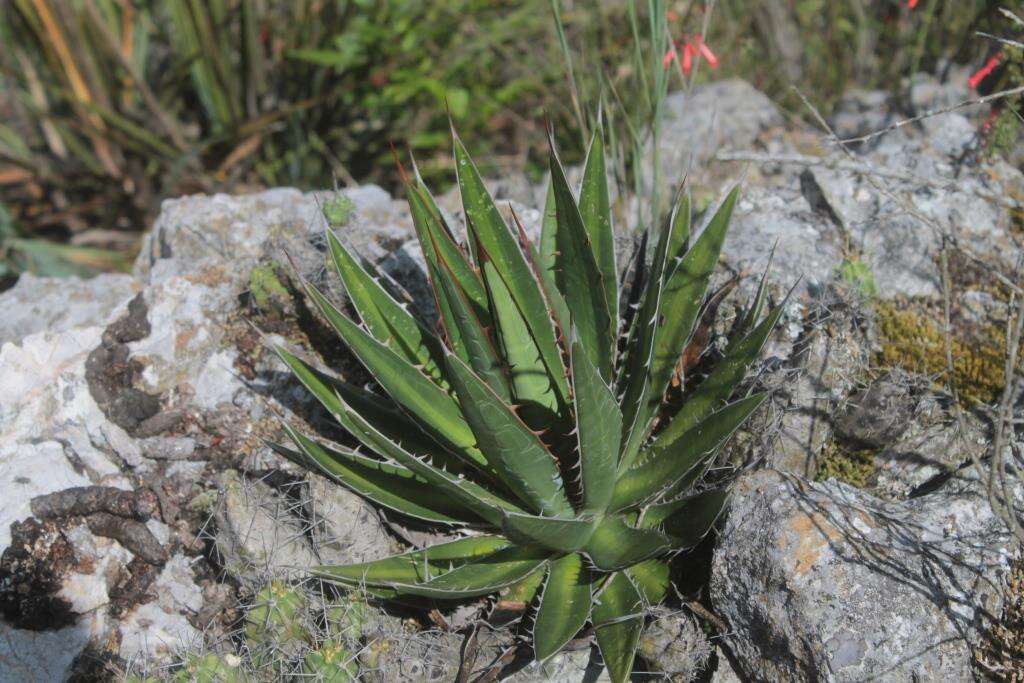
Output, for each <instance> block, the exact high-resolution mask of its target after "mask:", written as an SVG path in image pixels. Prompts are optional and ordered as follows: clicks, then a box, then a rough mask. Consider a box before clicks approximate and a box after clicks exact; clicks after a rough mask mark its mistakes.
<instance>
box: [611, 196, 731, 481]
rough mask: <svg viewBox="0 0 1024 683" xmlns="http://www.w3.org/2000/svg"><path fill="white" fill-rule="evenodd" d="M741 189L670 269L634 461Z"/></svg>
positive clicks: (631, 454) (631, 453)
mask: <svg viewBox="0 0 1024 683" xmlns="http://www.w3.org/2000/svg"><path fill="white" fill-rule="evenodd" d="M738 193H739V190H738V188H734V189H733V190H732V191H731V192H730V193H729V195H728V196H727V197H726V199H725V201H724V202H723V203H722V206H721V207H719V209H718V211H717V212H716V213H715V215H714V217H713V218H712V219H711V221H710V222H709V223H708V226H707V228H705V230H704V232H703V233H701V235H700V237H699V238H697V242H696V243H695V244H694V245H693V247H692V248H691V249H690V250H689V251H688V252H687V253H686V255H685V256H684V257H683V259H682V261H681V262H680V263H679V264H678V265H677V266H676V267H675V268H674V269H672V270H671V271H670V274H669V275H668V277H667V279H666V281H665V287H664V291H663V293H662V296H661V298H660V301H659V303H658V314H657V320H658V321H659V325H658V327H657V330H656V333H655V338H654V349H653V353H652V356H651V363H650V371H649V372H650V385H649V386H650V389H649V391H647V392H645V396H644V402H643V404H642V405H639V406H638V407H637V419H636V421H635V423H634V425H633V430H634V431H633V432H631V434H630V446H629V448H628V449H627V450H626V453H625V454H624V457H625V458H626V462H627V464H628V463H631V462H632V461H633V459H634V458H635V454H636V452H637V450H638V449H639V446H640V445H641V443H642V441H643V439H644V438H646V436H647V434H648V432H649V431H650V427H651V422H652V420H653V419H654V416H655V415H656V414H657V411H658V407H659V406H660V405H661V401H662V397H663V396H664V394H665V390H666V389H667V388H668V383H669V380H671V378H672V373H673V372H674V370H675V367H676V364H677V363H678V361H679V356H680V354H682V352H683V349H684V348H685V346H686V343H687V340H688V339H689V338H690V335H691V334H692V333H693V328H694V325H695V323H696V322H697V316H698V314H699V313H700V309H701V304H702V303H703V301H704V295H705V293H706V291H707V286H708V280H709V279H710V277H711V273H712V272H713V271H714V268H715V265H716V264H717V263H718V256H719V254H720V253H721V250H722V244H723V242H724V241H725V231H726V228H728V226H729V219H730V217H731V216H732V209H733V206H734V205H735V203H736V197H737V195H738Z"/></svg>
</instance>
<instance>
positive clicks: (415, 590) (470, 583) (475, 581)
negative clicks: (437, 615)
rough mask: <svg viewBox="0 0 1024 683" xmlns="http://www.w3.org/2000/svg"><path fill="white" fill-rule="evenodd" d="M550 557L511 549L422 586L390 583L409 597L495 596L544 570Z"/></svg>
mask: <svg viewBox="0 0 1024 683" xmlns="http://www.w3.org/2000/svg"><path fill="white" fill-rule="evenodd" d="M549 555H550V553H549V552H548V551H545V550H541V549H539V548H529V547H522V546H510V547H508V548H503V549H501V550H498V551H497V552H495V553H492V554H490V555H485V556H484V557H481V558H478V559H475V560H472V561H470V562H466V563H465V564H462V565H460V566H458V567H456V568H455V569H453V570H451V571H450V572H446V573H444V574H441V575H440V576H437V577H436V578H433V579H430V580H429V581H426V582H423V583H419V582H418V583H402V582H397V581H396V582H388V584H387V586H388V587H389V588H393V589H395V590H397V591H398V592H399V593H403V594H406V595H420V596H423V597H427V598H438V599H442V600H459V599H462V598H473V597H476V596H478V595H487V594H488V593H495V592H497V591H499V590H501V589H502V588H506V587H508V586H512V585H514V584H516V583H518V582H520V581H522V580H523V579H525V578H526V577H527V576H529V575H530V574H532V573H533V572H535V571H538V570H539V569H541V568H543V567H544V565H545V564H546V563H547V560H548V557H549Z"/></svg>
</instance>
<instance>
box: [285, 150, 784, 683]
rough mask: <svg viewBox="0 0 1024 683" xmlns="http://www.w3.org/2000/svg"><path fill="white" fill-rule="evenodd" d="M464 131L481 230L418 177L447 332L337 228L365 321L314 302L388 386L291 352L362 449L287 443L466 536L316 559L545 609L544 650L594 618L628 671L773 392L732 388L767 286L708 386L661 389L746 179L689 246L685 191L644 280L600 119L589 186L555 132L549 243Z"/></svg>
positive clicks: (346, 569) (471, 208)
mask: <svg viewBox="0 0 1024 683" xmlns="http://www.w3.org/2000/svg"><path fill="white" fill-rule="evenodd" d="M454 145H455V161H456V170H457V176H458V184H459V188H460V190H461V194H462V202H463V207H464V209H465V216H466V227H467V229H466V232H467V235H466V238H467V239H466V244H463V243H460V241H459V240H458V239H457V238H456V236H455V234H454V233H453V231H452V230H451V229H450V228H449V226H448V225H447V224H446V222H445V220H444V218H443V217H442V214H441V212H440V211H439V210H438V208H437V205H436V204H435V203H434V200H433V199H432V198H431V195H430V193H429V191H428V190H427V188H426V187H425V185H424V184H423V182H422V180H421V179H419V177H418V176H417V177H415V178H413V179H409V181H408V183H407V190H408V196H409V205H410V208H411V213H412V216H413V220H414V224H415V228H416V232H417V235H418V238H419V241H420V245H421V246H422V249H423V254H424V256H425V260H426V264H427V268H428V271H429V272H428V275H429V279H430V283H431V285H432V288H433V293H434V296H435V298H436V304H437V312H438V317H439V321H438V323H437V325H436V328H435V327H432V326H431V325H430V324H429V323H426V322H424V320H422V319H420V318H419V317H417V316H416V315H413V314H411V313H410V312H409V311H408V310H407V307H406V306H404V305H403V304H401V303H399V301H398V300H396V299H395V298H394V297H392V296H391V294H390V293H389V288H388V286H387V284H385V281H384V280H382V279H381V278H380V276H379V274H378V273H377V272H375V269H374V267H373V266H372V265H370V264H368V263H366V262H364V261H363V260H362V259H360V258H359V257H357V256H356V255H355V254H354V253H353V252H352V251H350V250H349V249H348V248H346V247H345V245H344V244H343V243H342V241H341V240H340V239H339V238H338V237H337V236H336V235H335V234H333V233H331V232H329V234H328V242H329V246H330V254H331V257H332V260H333V262H334V265H335V266H336V267H337V271H338V273H339V274H340V276H341V278H342V280H343V282H344V285H345V287H346V289H347V292H348V297H349V300H350V302H351V305H352V307H353V308H354V310H355V311H356V312H357V313H358V316H359V319H360V322H356V321H354V320H352V319H350V318H349V317H347V316H346V315H345V314H343V313H342V311H341V310H339V308H338V307H337V306H335V305H334V304H333V303H331V302H330V301H329V300H328V299H327V298H326V297H325V296H324V295H323V294H321V293H320V292H319V291H318V290H317V289H316V288H314V287H312V286H310V287H309V289H308V291H309V295H310V297H311V298H312V299H313V301H315V303H316V305H317V306H318V307H319V310H320V311H321V312H322V313H323V315H324V317H325V318H326V320H327V321H329V323H330V324H331V325H332V326H333V327H334V329H335V330H336V331H337V333H338V335H339V336H340V337H341V339H342V341H343V342H344V343H345V344H346V345H347V346H348V348H349V349H350V350H351V351H352V353H353V354H354V355H355V356H356V357H357V358H358V359H359V360H360V361H361V362H362V364H363V365H365V366H366V368H367V369H368V370H369V372H370V373H371V374H372V376H373V378H374V380H375V383H376V384H377V385H379V387H377V388H374V389H373V390H371V389H368V388H363V387H359V386H354V385H352V384H350V383H347V382H345V381H342V380H339V379H337V378H335V377H333V376H330V375H328V374H326V373H324V372H321V371H319V370H317V369H316V368H314V367H312V366H310V365H308V364H307V363H305V362H304V361H302V360H301V359H299V358H298V357H296V356H295V355H293V354H291V353H289V352H288V351H286V350H284V349H281V350H280V353H281V355H282V357H283V358H284V360H285V361H286V362H287V363H288V364H289V366H290V367H291V368H292V370H293V371H294V373H295V374H296V375H297V376H298V378H299V379H300V380H301V381H302V382H303V383H304V384H305V385H306V387H308V388H309V390H310V391H311V392H313V393H314V394H315V395H316V397H317V398H318V399H319V400H320V401H321V402H322V403H323V405H324V406H325V407H326V408H327V410H329V411H330V413H331V414H332V415H333V416H334V417H335V418H336V419H337V420H338V422H339V423H340V424H341V425H342V426H343V427H344V429H345V430H347V431H348V432H349V433H350V434H351V435H352V436H353V437H354V438H355V439H356V440H358V442H359V443H360V444H361V445H362V447H363V448H361V449H358V450H352V449H349V448H345V447H340V446H338V445H328V444H325V443H322V442H320V441H318V440H315V439H313V438H309V437H307V436H305V435H302V434H300V433H298V432H296V431H295V430H293V429H291V428H290V427H286V430H287V432H288V435H289V437H290V438H291V439H292V440H293V441H294V442H295V444H296V447H297V448H298V450H297V451H296V450H292V449H289V448H285V447H282V446H275V448H276V449H277V450H278V451H279V452H280V453H282V454H283V455H285V456H287V457H290V458H292V459H294V460H295V461H297V462H300V463H302V464H304V465H306V466H308V467H310V468H314V469H316V470H317V471H319V472H322V473H324V474H326V475H327V476H329V477H331V478H332V479H334V480H335V481H337V482H338V483H339V484H341V485H343V486H346V487H348V488H349V489H351V490H352V491H355V492H356V493H358V494H359V495H361V496H363V497H365V498H366V499H368V500H370V501H372V502H374V503H376V504H378V505H381V506H383V507H385V508H389V509H391V510H393V511H395V512H398V513H400V514H401V515H404V516H406V517H410V518H415V519H418V520H423V521H425V522H430V523H436V524H443V525H451V526H455V527H460V528H463V529H465V536H464V537H463V538H460V539H459V540H455V541H452V542H447V543H440V544H438V545H434V546H432V547H428V548H426V549H424V550H417V551H414V552H408V553H405V554H402V555H397V556H394V557H389V558H386V559H382V560H379V561H375V562H368V563H363V564H355V565H348V566H321V567H317V568H315V570H314V572H315V574H316V575H317V576H319V577H322V578H324V579H327V580H330V581H333V582H337V583H339V584H342V585H344V586H350V587H356V586H358V587H362V588H365V589H366V590H367V591H369V592H370V593H371V594H374V595H376V596H378V597H382V598H395V597H401V596H421V597H425V598H431V599H435V600H464V599H468V598H474V597H477V596H484V595H488V594H493V593H502V594H504V595H505V596H506V598H507V599H514V600H520V601H523V602H526V603H532V604H533V605H535V608H534V612H533V614H532V618H531V619H527V620H524V621H523V623H524V624H526V623H529V624H532V645H533V652H534V655H535V658H536V659H537V660H538V661H543V660H546V659H547V658H549V657H551V656H552V655H554V654H555V653H557V652H558V651H559V650H560V649H562V647H563V646H565V645H566V643H567V642H568V641H569V640H570V639H572V638H573V637H574V636H576V635H577V634H578V633H580V632H581V630H583V629H584V628H585V627H586V625H587V624H588V623H589V624H591V625H592V627H593V632H594V634H595V635H596V640H597V644H598V646H599V648H600V651H601V653H602V656H603V659H604V662H605V664H606V666H607V667H608V669H609V672H610V674H611V676H612V678H613V680H615V681H623V680H625V679H626V678H628V676H629V674H630V671H631V669H632V665H633V659H634V656H635V652H636V649H637V643H638V641H639V637H640V634H641V631H642V628H643V625H644V612H645V608H646V607H647V606H648V605H650V604H653V603H657V602H659V601H661V600H662V599H663V597H664V596H665V593H666V590H667V587H668V580H669V578H668V577H669V566H668V563H667V559H666V558H668V557H670V556H672V555H673V554H674V553H678V552H680V551H682V550H685V549H688V548H692V547H693V546H694V545H696V544H697V543H698V542H699V541H700V540H701V538H702V537H703V536H705V534H707V532H708V531H709V529H710V528H711V527H712V525H713V524H714V522H715V520H716V518H717V517H718V516H719V514H720V512H721V510H722V508H723V505H724V503H725V501H726V490H725V488H724V487H722V486H714V485H709V484H708V483H707V477H706V476H705V475H706V472H707V469H708V466H709V464H710V463H712V462H713V461H714V460H715V456H716V454H717V453H718V452H719V451H720V449H721V448H722V446H723V443H724V442H725V441H726V439H727V438H728V437H729V436H730V435H731V434H732V433H733V432H734V431H735V430H736V428H737V427H738V426H739V425H740V424H741V423H743V421H744V420H745V419H746V418H747V417H748V416H749V415H750V414H751V412H752V411H754V410H755V409H756V408H757V407H758V406H759V405H760V404H761V402H762V400H763V398H764V396H763V395H762V394H752V395H746V396H742V397H740V398H736V397H735V395H736V394H737V392H738V387H739V386H741V383H742V380H743V379H744V376H745V374H746V372H747V368H748V366H749V365H750V363H751V362H752V361H753V360H754V359H755V357H756V356H757V355H758V354H759V351H760V349H761V347H762V346H763V344H764V342H765V339H766V338H767V336H768V334H769V332H770V331H771V329H772V328H773V326H774V325H775V324H776V321H777V320H778V317H779V313H780V311H781V309H782V306H781V305H780V306H778V307H776V308H775V309H774V310H772V311H770V312H769V313H768V314H767V315H765V316H764V317H762V312H763V308H764V301H765V285H764V281H763V280H762V283H761V286H760V288H759V290H758V293H757V296H756V297H755V299H754V301H753V302H752V305H751V306H749V307H748V308H747V309H746V311H745V313H744V315H742V316H740V318H739V319H738V321H737V323H736V325H735V328H734V332H733V333H732V336H731V339H730V342H729V344H728V345H727V347H726V348H725V350H724V352H723V353H722V354H721V357H720V360H719V362H718V363H717V364H716V365H715V366H714V367H713V369H711V370H710V371H709V372H708V373H706V374H703V375H702V376H703V377H704V379H703V380H701V381H699V382H693V381H688V380H687V381H686V382H685V383H686V385H687V387H686V389H687V391H686V399H685V400H684V401H673V402H672V403H670V404H669V403H666V402H665V401H664V397H665V395H666V391H667V388H668V387H669V385H670V383H674V382H673V380H674V378H675V380H676V383H677V382H678V371H677V366H678V365H679V363H678V361H679V359H680V354H681V352H682V351H683V349H684V348H685V347H686V346H687V344H688V341H689V340H690V338H691V335H692V334H693V332H694V329H695V327H696V326H697V324H698V322H699V319H700V316H701V311H702V306H703V304H704V302H705V297H706V292H707V289H708V281H709V278H710V276H711V274H712V271H713V269H714V267H715V265H716V262H717V260H718V257H719V253H720V250H721V247H722V242H723V240H724V237H725V232H726V227H727V225H728V223H729V218H730V215H731V213H732V209H733V205H734V203H735V200H736V193H737V192H736V190H735V189H734V190H733V191H732V192H731V193H730V194H729V195H728V197H727V198H726V199H725V201H724V202H723V203H722V204H721V206H720V207H719V208H718V210H717V212H716V213H714V215H713V217H712V218H711V219H710V221H708V222H707V224H706V227H705V228H704V230H703V231H702V232H701V233H700V235H699V236H698V237H696V239H694V240H692V242H693V243H692V245H691V244H690V242H691V234H690V232H691V230H690V227H691V211H690V205H689V201H688V199H687V197H686V195H685V193H680V195H679V198H678V199H677V201H676V205H675V208H674V210H673V212H672V215H671V218H670V220H668V221H667V222H666V225H665V227H664V228H663V229H662V230H661V231H660V234H659V235H658V237H657V239H656V240H652V241H655V242H656V245H655V247H654V251H653V254H652V255H649V256H648V255H645V254H643V253H641V254H640V255H639V256H638V257H636V258H635V259H634V265H633V267H632V268H624V269H623V270H624V271H629V278H628V284H627V283H626V282H624V281H625V280H627V277H626V274H625V273H624V274H622V276H621V277H620V273H619V268H618V266H617V264H616V256H615V250H614V243H613V229H612V222H611V212H610V209H609V193H608V188H607V180H606V172H605V161H604V151H603V146H602V140H601V136H600V134H597V135H595V136H594V138H593V140H592V142H591V144H590V149H589V152H588V156H587V161H586V164H585V169H584V174H583V180H582V186H581V189H580V191H579V199H578V200H577V199H576V198H575V197H574V194H573V192H572V190H571V189H570V186H569V183H568V182H567V180H566V176H565V173H564V171H563V168H562V166H561V165H560V163H559V161H558V159H557V157H556V154H555V152H554V149H553V147H552V152H551V185H550V188H549V191H548V202H547V207H546V210H545V213H544V217H543V224H542V233H541V236H540V242H539V244H536V245H535V244H532V243H531V242H530V241H529V239H528V238H527V237H526V234H525V231H524V230H523V228H522V226H521V225H520V224H519V223H518V220H513V221H511V222H506V220H505V219H504V218H503V216H502V214H501V213H500V212H499V210H498V208H497V207H496V205H495V203H494V201H493V200H492V198H491V196H490V195H489V194H488V192H487V190H486V189H485V187H484V183H483V182H482V180H481V177H480V174H479V173H478V171H477V169H476V167H475V166H474V164H473V162H472V160H471V159H470V157H469V155H468V154H467V152H466V149H465V147H464V146H463V144H462V142H461V141H460V140H459V139H458V137H457V136H455V139H454ZM513 218H514V216H513ZM643 242H644V244H646V242H647V241H646V240H644V241H643ZM641 251H643V250H641ZM620 313H621V314H622V315H620ZM434 329H436V330H437V333H436V334H435V333H434V331H433V330H434ZM684 379H685V378H684ZM693 384H696V386H690V385H693ZM378 389H379V390H378ZM676 393H678V392H676ZM730 401H731V402H730Z"/></svg>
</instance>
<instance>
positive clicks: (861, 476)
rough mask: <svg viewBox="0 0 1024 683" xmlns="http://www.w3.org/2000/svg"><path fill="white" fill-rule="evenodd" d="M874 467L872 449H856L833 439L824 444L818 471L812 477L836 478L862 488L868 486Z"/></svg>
mask: <svg viewBox="0 0 1024 683" xmlns="http://www.w3.org/2000/svg"><path fill="white" fill-rule="evenodd" d="M876 469H877V468H876V467H875V452H874V451H873V450H871V449H867V450H856V449H853V448H849V447H847V446H844V445H842V444H840V443H837V442H835V441H833V442H831V443H829V444H828V445H827V446H825V449H824V451H823V452H822V454H821V457H820V458H819V459H818V473H817V474H816V475H815V477H814V479H815V481H826V480H828V479H838V480H839V481H841V482H844V483H847V484H849V485H850V486H855V487H857V488H859V489H863V488H867V487H868V485H869V483H870V480H871V477H872V476H873V475H874V474H875V471H876Z"/></svg>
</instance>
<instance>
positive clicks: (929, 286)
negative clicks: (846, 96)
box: [809, 112, 1024, 298]
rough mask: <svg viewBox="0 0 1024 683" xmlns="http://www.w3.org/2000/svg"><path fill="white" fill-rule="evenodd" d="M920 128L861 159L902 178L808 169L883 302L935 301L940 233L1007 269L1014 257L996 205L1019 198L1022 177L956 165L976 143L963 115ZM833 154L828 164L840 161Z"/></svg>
mask: <svg viewBox="0 0 1024 683" xmlns="http://www.w3.org/2000/svg"><path fill="white" fill-rule="evenodd" d="M922 125H923V127H924V129H925V132H924V134H920V135H919V134H917V133H915V132H913V131H910V130H908V129H905V128H904V129H900V130H899V131H897V132H894V133H889V134H887V135H885V136H883V137H881V138H878V139H877V140H876V141H875V146H874V147H873V148H872V149H871V150H870V151H868V152H866V153H865V154H863V156H862V159H860V160H862V161H863V162H865V163H867V164H868V165H869V166H871V167H873V168H875V169H878V170H879V171H882V172H885V173H889V174H893V173H895V174H898V175H899V176H902V178H899V177H893V176H892V175H889V176H886V177H882V178H877V179H874V180H871V179H866V178H864V177H863V176H858V175H855V174H854V173H852V172H850V171H847V170H841V169H836V168H827V167H825V166H816V167H813V168H811V169H809V170H810V174H809V175H810V177H811V178H813V180H814V183H815V184H816V186H817V188H818V190H819V191H820V193H821V195H822V196H823V197H824V199H825V200H826V202H827V204H828V206H829V207H830V209H831V210H832V212H833V213H834V214H835V216H836V217H837V218H838V219H839V221H840V223H841V225H842V227H843V230H844V231H845V232H846V233H847V234H848V236H849V239H850V241H851V244H852V245H854V246H855V247H857V248H858V249H859V250H860V252H861V256H862V258H863V260H864V262H865V263H866V264H867V265H868V267H869V268H870V270H871V272H872V273H873V275H874V278H875V280H876V281H877V282H878V283H879V285H880V286H879V293H880V295H881V296H882V297H884V298H895V297H899V296H906V297H916V296H922V297H934V296H937V294H938V292H939V273H938V267H937V265H936V264H937V255H938V251H939V248H940V247H941V239H942V235H943V233H947V234H950V235H953V236H955V237H956V238H957V239H958V240H960V241H961V243H962V244H964V245H966V246H969V247H970V248H971V249H972V250H974V251H975V252H978V253H981V254H984V255H986V256H987V257H988V258H991V259H993V262H994V263H1001V264H1004V265H1005V266H1006V267H1007V268H1008V269H1012V267H1013V265H1014V264H1015V262H1016V259H1017V258H1018V257H1019V255H1020V247H1019V245H1017V244H1016V242H1015V241H1014V239H1013V238H1012V232H1011V230H1010V223H1011V216H1010V212H1009V210H1008V208H1007V206H1005V205H1003V206H1001V205H1000V201H1002V200H1003V199H1005V198H1007V197H1013V196H1017V195H1019V194H1020V190H1021V188H1024V177H1022V176H1021V174H1020V172H1019V171H1018V170H1016V169H1014V168H1012V167H1010V166H1009V165H1008V164H1006V163H1004V162H1000V161H995V162H991V163H983V164H979V165H976V166H965V165H963V164H962V163H961V159H962V157H963V152H964V150H965V149H967V148H968V147H969V146H971V145H972V144H973V143H974V140H975V126H974V124H972V123H971V122H970V121H969V120H968V119H967V118H965V117H964V116H963V115H962V114H959V113H956V112H953V113H947V114H943V115H941V116H936V117H933V118H930V119H927V121H926V123H923V124H922ZM834 154H835V156H834V157H833V159H834V160H841V161H845V157H842V156H841V155H840V154H839V153H838V152H836V153H834Z"/></svg>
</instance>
